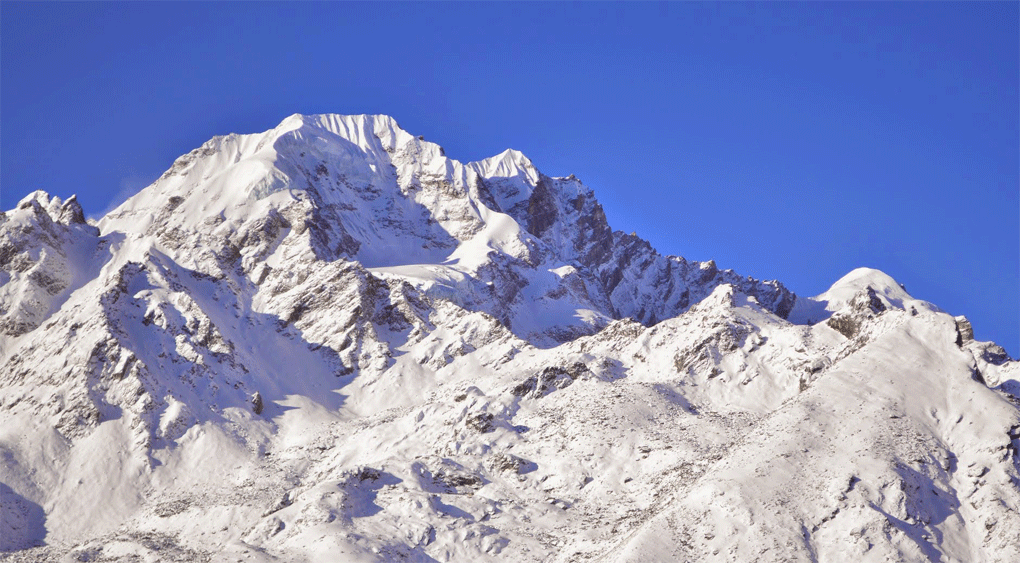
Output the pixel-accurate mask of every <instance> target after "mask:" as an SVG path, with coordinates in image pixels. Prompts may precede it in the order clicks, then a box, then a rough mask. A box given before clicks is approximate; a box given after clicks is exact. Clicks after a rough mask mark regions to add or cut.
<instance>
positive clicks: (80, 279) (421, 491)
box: [0, 115, 1020, 561]
mask: <svg viewBox="0 0 1020 563" xmlns="http://www.w3.org/2000/svg"><path fill="white" fill-rule="evenodd" d="M0 282H2V283H0V459H2V460H3V463H2V465H0V495H2V497H3V499H2V500H3V502H0V507H2V513H0V516H2V519H0V521H2V523H3V527H2V528H0V542H2V543H0V552H2V553H0V556H2V557H4V558H7V559H11V560H22V559H24V560H46V559H47V558H50V559H54V560H56V559H60V558H64V557H71V558H78V559H79V560H103V559H104V558H107V559H115V558H117V557H128V558H129V557H140V558H153V557H155V558H160V559H164V560H169V559H173V558H177V559H180V560H203V559H223V558H228V557H232V558H238V557H245V556H247V557H249V558H255V559H261V560H267V561H271V560H284V561H291V560H293V561H307V560H323V561H334V560H338V559H341V560H366V561H390V560H394V559H396V558H410V559H412V560H424V561H430V560H459V561H460V560H462V561H468V560H470V561H479V560H488V559H492V560H501V561H505V560H512V561H532V560H534V561H539V560H549V559H550V558H552V559H556V560H580V559H587V558H593V557H604V558H606V559H608V560H621V561H622V560H698V561H714V560H719V561H722V560H732V559H734V558H736V559H738V560H760V561H791V560H805V561H808V560H838V559H840V558H841V557H844V558H845V554H847V553H853V554H855V555H854V557H855V558H857V559H860V560H863V561H870V560H875V561H879V560H882V561H884V560H886V559H889V558H892V559H896V560H910V561H914V560H918V561H921V560H937V559H939V558H943V559H947V560H959V561H1014V560H1016V559H1017V558H1018V557H1020V551H1018V550H1020V538H1018V537H1017V533H1018V532H1017V530H1020V526H1018V524H1020V521H1018V517H1017V514H1018V511H1017V508H1018V505H1020V490H1018V488H1017V485H1016V483H1017V482H1020V473H1018V469H1020V467H1018V463H1020V462H1018V457H1017V450H1018V448H1020V442H1018V440H1020V431H1018V430H1017V428H1020V411H1018V408H1017V405H1018V404H1020V400H1018V399H1017V395H1020V384H1018V383H1017V380H1018V368H1017V367H1016V366H1017V363H1016V362H1013V361H1012V360H1010V359H1009V358H1008V356H1006V354H1005V353H1004V352H1003V351H1002V349H1001V348H999V347H997V346H995V345H994V344H992V343H981V342H975V341H974V340H973V332H972V330H970V327H969V323H967V322H966V319H962V318H961V319H954V318H952V317H950V316H948V315H946V314H945V313H942V312H941V311H940V310H939V309H938V308H937V307H935V306H934V305H932V304H929V303H926V302H923V301H919V300H916V299H913V298H912V297H911V296H910V295H909V294H907V293H906V292H905V291H904V290H903V289H902V287H901V286H899V284H897V283H896V282H895V281H894V280H892V279H891V278H889V277H888V276H886V275H885V274H883V273H881V272H878V271H875V270H868V269H860V270H855V271H854V272H851V273H850V274H848V275H847V276H846V277H844V278H843V279H841V280H839V281H837V282H836V283H835V284H834V285H833V287H832V288H831V289H830V290H829V291H827V292H825V293H823V294H821V295H819V296H816V297H814V298H797V297H795V296H794V295H793V294H792V293H790V292H789V291H788V290H786V289H785V288H784V287H783V286H782V284H780V283H779V282H775V281H767V282H761V281H757V280H754V279H752V278H748V277H742V276H739V275H737V274H736V273H734V272H732V271H730V270H720V269H719V268H718V267H717V266H716V264H715V263H714V262H711V261H709V262H705V263H698V262H689V261H687V260H685V259H683V258H680V257H674V256H663V255H660V254H658V253H657V252H656V251H655V250H654V249H653V248H652V247H651V246H650V245H649V244H648V243H647V242H645V241H643V240H641V239H640V238H638V237H636V236H633V235H626V234H623V233H621V232H614V231H612V229H611V228H610V226H609V225H608V223H607V221H606V218H605V214H604V213H603V210H602V208H601V206H600V205H599V203H598V201H597V200H596V198H595V195H594V193H593V192H592V191H591V190H590V189H589V188H587V187H586V186H584V185H583V184H582V183H581V182H580V181H579V180H577V179H576V178H574V177H573V176H571V177H567V178H550V177H548V176H545V175H543V174H542V173H541V172H540V171H539V170H538V169H537V168H536V167H535V166H534V165H533V164H532V163H531V162H530V161H529V160H528V159H527V158H526V157H525V156H524V155H522V154H521V153H519V152H516V151H512V150H508V151H506V152H504V153H502V154H500V155H497V156H495V157H493V158H490V159H486V160H483V161H479V162H474V163H469V164H462V163H460V162H457V161H455V160H452V159H450V158H448V157H446V156H445V154H444V151H443V150H442V148H441V147H439V146H438V145H436V144H434V143H430V142H427V141H424V140H422V139H421V138H419V137H415V136H413V135H410V134H409V133H407V132H405V131H403V130H401V129H400V128H399V127H398V126H397V124H396V122H395V121H394V120H393V119H392V118H389V117H385V116H338V115H321V116H299V115H295V116H292V117H289V118H287V119H286V120H284V122H283V123H281V124H280V125H279V126H277V127H276V128H274V129H272V130H270V131H267V132H264V133H260V134H254V135H228V136H225V137H216V138H214V139H212V140H210V141H209V142H207V143H206V144H204V145H203V146H202V147H200V148H198V149H196V150H195V151H192V152H191V153H189V154H187V155H185V156H182V157H181V158H179V159H178V160H177V161H176V162H175V163H174V164H173V166H172V167H171V168H170V169H169V170H168V171H167V172H166V173H165V174H164V175H163V176H162V177H161V178H160V179H159V180H158V181H157V182H155V183H154V184H153V185H151V186H149V187H147V188H145V189H144V190H142V191H141V192H140V193H139V194H137V195H136V196H134V197H132V198H131V199H129V200H128V201H127V202H125V203H124V204H123V205H121V206H120V207H118V208H117V209H115V210H113V211H112V212H110V213H109V214H108V215H107V216H105V217H104V218H102V220H100V221H99V223H98V228H97V227H94V226H91V225H89V224H87V223H86V222H85V220H84V218H83V217H82V213H81V208H80V207H79V206H78V204H77V202H76V201H75V200H74V198H70V199H68V200H67V201H62V200H60V199H59V198H55V197H51V196H49V195H47V194H45V193H43V192H36V193H35V194H32V195H30V196H29V197H26V198H25V199H24V200H23V201H22V202H20V203H19V204H18V206H17V207H16V208H15V209H12V210H10V211H7V212H5V213H3V214H2V215H0Z"/></svg>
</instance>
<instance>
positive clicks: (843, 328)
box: [825, 315, 861, 338]
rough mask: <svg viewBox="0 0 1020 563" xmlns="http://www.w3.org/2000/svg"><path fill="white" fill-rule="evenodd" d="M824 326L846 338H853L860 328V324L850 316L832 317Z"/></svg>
mask: <svg viewBox="0 0 1020 563" xmlns="http://www.w3.org/2000/svg"><path fill="white" fill-rule="evenodd" d="M825 324H827V325H829V326H830V327H832V329H833V330H835V331H836V332H838V333H840V334H842V335H843V336H845V337H847V338H853V337H854V336H855V335H856V334H857V331H858V330H860V328H861V323H860V322H859V321H857V320H856V319H854V318H853V317H851V316H850V315H833V316H831V317H829V320H827V321H825Z"/></svg>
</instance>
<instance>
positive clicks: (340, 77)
mask: <svg viewBox="0 0 1020 563" xmlns="http://www.w3.org/2000/svg"><path fill="white" fill-rule="evenodd" d="M1018 20H1020V14H1018V3H1017V2H993V3H977V2H965V3H948V2H938V3H933V2H910V3H870V2H868V3H864V2H855V3H778V2H776V3H765V4H753V3H711V4H699V3H671V4H655V3H619V4H617V3H581V4H574V3H569V4H568V3H555V4H542V3H512V4H500V3H484V4H462V3H430V4H400V3H378V4H354V3H329V4H318V3H297V4H274V3H216V4H203V3H191V2H189V3H155V2H144V3H143V2H138V3H129V4H119V3H106V2H103V3H81V4H78V3H46V4H42V3H13V2H5V3H3V5H2V6H0V26H2V29H0V124H2V128H0V187H2V191H0V200H2V201H0V204H2V205H0V207H2V208H5V209H7V208H10V207H13V205H14V203H16V201H17V200H18V199H20V198H21V197H22V196H23V195H24V194H26V193H28V192H30V191H32V190H35V189H40V188H41V189H46V190H47V191H50V192H52V193H54V194H57V195H61V196H67V195H70V194H72V193H77V194H78V195H79V198H80V200H81V202H82V204H83V205H84V206H85V208H86V212H87V213H89V214H92V215H98V214H100V213H101V212H102V211H103V210H105V209H107V208H108V207H109V206H110V205H111V202H113V201H115V200H118V199H121V198H123V197H125V194H126V193H128V192H132V191H135V190H138V189H140V188H141V187H143V186H144V185H146V184H147V183H149V182H150V181H152V180H154V179H155V178H157V177H158V176H159V175H160V174H161V173H162V172H163V170H165V169H166V168H168V167H169V166H170V164H171V163H172V162H173V160H174V159H175V158H176V157H177V156H179V155H181V154H183V153H185V152H188V151H190V150H191V149H193V148H195V147H197V146H198V145H200V144H201V143H202V142H204V141H205V140H206V139H208V138H209V137H211V136H213V135H217V134H225V133H228V132H238V133H250V132H257V131H263V130H266V129H269V128H271V127H273V126H274V125H276V124H277V123H278V122H279V121H281V120H282V119H283V118H284V117H286V116H287V115H290V114H292V113H324V112H334V113H385V114H389V115H392V116H394V117H396V118H397V120H398V121H399V122H400V124H401V126H402V127H404V128H405V129H406V130H408V131H410V132H412V133H414V134H421V135H424V136H425V137H426V138H427V139H429V140H433V141H436V142H438V143H440V144H441V145H443V146H444V148H445V149H446V153H447V154H448V155H449V156H451V157H453V158H456V159H458V160H463V161H469V160H476V159H479V158H484V157H487V156H491V155H493V154H496V153H499V152H501V151H502V150H503V149H505V148H507V147H513V148H516V149H519V150H521V151H523V152H524V153H525V154H527V155H528V156H529V157H530V158H531V159H532V160H533V161H534V162H535V164H536V165H537V166H538V167H539V168H540V169H541V170H542V171H544V172H545V173H547V174H550V175H567V174H570V173H574V174H576V175H577V176H578V177H580V178H581V179H582V180H583V181H584V182H585V183H586V184H588V185H589V186H591V187H592V188H593V189H595V191H596V194H597V196H598V197H599V199H600V201H601V202H602V204H603V206H604V207H605V210H606V215H607V216H608V218H609V220H610V223H611V224H612V225H613V227H614V228H616V229H620V230H625V231H628V232H630V231H637V233H638V234H639V235H641V236H643V237H644V238H646V239H649V240H650V241H651V242H652V243H653V245H655V247H656V248H658V249H659V250H660V251H663V252H665V253H670V254H679V255H682V256H685V257H687V258H689V259H693V260H707V259H709V258H714V259H715V260H716V261H717V262H718V263H719V265H720V266H721V267H726V268H733V269H735V270H737V271H738V272H740V273H742V274H747V275H753V276H755V277H761V278H777V279H779V280H781V281H783V282H784V283H785V284H786V285H787V286H788V287H790V288H791V289H793V290H794V291H796V292H797V293H800V294H805V295H813V294H816V293H819V292H821V291H823V290H825V289H826V288H827V287H828V286H829V285H830V284H831V283H832V282H833V281H835V280H836V279H838V278H839V277H841V276H842V275H843V274H845V273H846V272H848V271H849V270H851V269H853V268H855V267H858V266H870V267H875V268H879V269H882V270H884V271H886V272H887V273H889V274H890V275H892V276H893V277H895V278H896V279H897V280H898V281H900V282H901V283H904V284H905V285H906V286H907V289H908V290H909V291H910V292H911V293H912V294H913V295H914V296H915V297H919V298H922V299H927V300H929V301H932V302H934V303H936V304H938V305H939V306H940V307H942V308H943V309H945V310H947V311H949V312H951V313H954V314H966V315H967V316H968V317H970V318H971V320H972V321H973V323H974V326H975V332H976V335H977V337H978V338H979V339H992V340H996V341H997V342H999V343H1000V344H1002V345H1003V346H1005V347H1006V349H1007V350H1008V351H1009V352H1010V353H1011V354H1012V355H1014V356H1016V355H1018V353H1020V327H1018V325H1020V176H1018V170H1020V110H1018V108H1020V93H1018V92H1020V85H1018V82H1020V78H1018V77H1020V63H1018V60H1020V56H1018V45H1020V36H1018V25H1017V22H1018Z"/></svg>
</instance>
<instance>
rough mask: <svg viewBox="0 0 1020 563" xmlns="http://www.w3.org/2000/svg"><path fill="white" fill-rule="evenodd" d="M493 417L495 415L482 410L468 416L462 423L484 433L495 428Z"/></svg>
mask: <svg viewBox="0 0 1020 563" xmlns="http://www.w3.org/2000/svg"><path fill="white" fill-rule="evenodd" d="M494 418H495V417H494V416H493V415H492V413H488V412H483V413H478V414H476V415H473V416H469V417H468V418H467V420H465V421H464V423H465V424H466V425H467V427H468V428H470V429H472V430H474V431H476V432H478V433H479V434H486V433H488V432H492V431H493V430H495V429H496V427H495V425H493V423H492V420H493V419H494Z"/></svg>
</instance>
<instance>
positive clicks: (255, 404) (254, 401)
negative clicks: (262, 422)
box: [251, 391, 264, 414]
mask: <svg viewBox="0 0 1020 563" xmlns="http://www.w3.org/2000/svg"><path fill="white" fill-rule="evenodd" d="M263 406H264V405H263V404H262V394H261V393H259V392H258V391H256V392H255V394H254V395H252V396H251V410H252V411H253V412H254V413H255V414H262V407H263Z"/></svg>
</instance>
